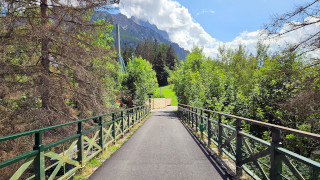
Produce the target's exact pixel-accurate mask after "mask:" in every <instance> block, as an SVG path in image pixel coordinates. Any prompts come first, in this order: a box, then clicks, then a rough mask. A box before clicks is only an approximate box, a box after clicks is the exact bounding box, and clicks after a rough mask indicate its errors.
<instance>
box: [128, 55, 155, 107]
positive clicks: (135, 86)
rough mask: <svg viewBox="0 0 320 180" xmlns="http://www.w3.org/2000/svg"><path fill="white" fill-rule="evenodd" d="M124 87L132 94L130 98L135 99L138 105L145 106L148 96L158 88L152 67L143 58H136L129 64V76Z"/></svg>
mask: <svg viewBox="0 0 320 180" xmlns="http://www.w3.org/2000/svg"><path fill="white" fill-rule="evenodd" d="M122 86H123V87H124V90H128V91H129V92H130V96H131V97H132V99H135V102H136V104H137V105H143V104H145V103H146V97H147V94H148V93H151V92H153V91H154V90H155V89H156V88H157V87H158V82H157V78H156V73H155V71H154V70H153V69H152V65H151V64H150V63H149V62H148V61H147V60H145V59H142V57H138V58H137V57H135V58H134V59H133V61H132V62H128V64H127V74H125V75H124V80H123V81H122Z"/></svg>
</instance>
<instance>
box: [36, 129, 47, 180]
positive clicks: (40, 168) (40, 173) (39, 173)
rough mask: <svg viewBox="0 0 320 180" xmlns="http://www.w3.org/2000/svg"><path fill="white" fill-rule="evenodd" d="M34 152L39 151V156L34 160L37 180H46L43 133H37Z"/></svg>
mask: <svg viewBox="0 0 320 180" xmlns="http://www.w3.org/2000/svg"><path fill="white" fill-rule="evenodd" d="M33 150H38V151H39V152H38V154H37V156H36V158H35V159H34V162H33V165H34V174H35V179H37V180H43V179H45V171H44V152H43V151H44V150H43V145H42V132H37V133H35V145H34V146H33Z"/></svg>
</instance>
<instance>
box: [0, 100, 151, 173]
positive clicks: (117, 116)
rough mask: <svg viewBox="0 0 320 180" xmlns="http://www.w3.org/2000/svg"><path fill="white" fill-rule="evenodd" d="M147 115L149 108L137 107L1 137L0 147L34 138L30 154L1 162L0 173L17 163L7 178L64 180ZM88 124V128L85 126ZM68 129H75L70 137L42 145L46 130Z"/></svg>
mask: <svg viewBox="0 0 320 180" xmlns="http://www.w3.org/2000/svg"><path fill="white" fill-rule="evenodd" d="M149 113H150V107H149V106H138V107H134V108H130V109H124V110H119V111H116V112H111V113H107V114H103V115H99V116H95V117H90V118H87V119H82V120H78V121H73V122H68V123H65V124H59V125H56V126H50V127H46V128H42V129H37V130H32V131H28V132H24V133H19V134H14V135H10V136H5V137H0V145H1V144H2V145H3V144H4V143H5V142H7V141H10V140H13V139H17V138H21V137H24V136H30V135H31V136H32V138H34V144H33V143H32V141H31V142H30V147H31V148H32V150H31V151H29V152H25V153H23V154H21V155H18V156H16V157H13V158H11V159H8V160H6V161H3V162H1V163H0V170H6V169H7V170H9V169H8V168H10V166H11V165H13V164H18V167H17V166H14V167H16V169H17V170H16V171H14V173H13V174H12V175H10V177H11V179H67V178H68V177H70V176H71V175H72V174H74V173H75V171H76V170H78V169H79V168H81V167H83V166H85V164H86V163H87V162H88V161H89V160H90V159H92V158H93V157H95V156H96V155H97V154H99V153H100V152H102V151H104V150H105V149H106V148H107V147H108V145H109V144H112V143H115V142H116V140H117V139H119V138H120V137H121V136H123V135H124V133H126V132H127V131H129V130H130V128H131V127H132V126H133V125H134V124H135V123H137V122H140V121H141V120H142V119H143V118H145V117H146V116H147V115H148V114H149ZM90 121H91V123H90ZM88 124H91V125H90V126H88ZM72 125H73V127H72ZM76 125H77V126H76ZM68 126H69V127H72V128H70V129H74V133H71V134H72V135H71V136H68V137H65V138H62V139H59V140H57V141H55V142H53V143H49V144H47V145H46V144H44V143H43V141H44V140H45V136H44V134H45V133H46V132H47V131H51V130H53V131H55V130H56V129H58V128H61V127H68ZM85 127H87V128H85ZM88 127H89V128H88ZM2 172H3V171H2ZM0 174H1V173H0ZM2 178H4V177H3V176H2V175H0V179H2ZM6 179H7V178H6Z"/></svg>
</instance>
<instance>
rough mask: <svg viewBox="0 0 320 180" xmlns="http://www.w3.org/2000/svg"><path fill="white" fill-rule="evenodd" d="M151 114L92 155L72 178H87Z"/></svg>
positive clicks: (76, 179) (78, 179) (81, 179)
mask: <svg viewBox="0 0 320 180" xmlns="http://www.w3.org/2000/svg"><path fill="white" fill-rule="evenodd" d="M150 116H151V114H149V115H148V116H147V117H145V118H144V119H143V120H142V121H141V122H140V123H138V124H136V125H134V126H133V127H132V128H131V130H130V131H129V132H128V133H127V134H126V135H125V137H124V138H123V139H119V140H118V141H117V142H116V143H115V144H113V145H109V146H108V147H107V149H106V150H105V151H104V152H103V153H100V154H99V155H98V157H94V158H93V159H91V160H90V161H89V162H88V163H87V164H86V166H85V167H84V168H82V169H81V170H80V171H78V172H77V173H76V175H74V176H73V177H72V178H73V179H74V180H84V179H88V178H89V176H90V175H91V174H92V173H93V172H94V171H95V170H96V169H98V167H99V166H101V165H102V163H103V162H104V161H106V160H108V159H109V158H110V157H111V155H112V154H113V153H114V152H116V151H117V150H118V149H119V148H120V147H121V146H122V145H123V144H124V143H125V142H126V141H128V140H129V139H130V137H131V136H132V134H133V133H134V132H135V131H136V130H137V129H138V128H139V127H140V126H142V124H143V123H144V121H146V120H147V119H148V118H149V117H150Z"/></svg>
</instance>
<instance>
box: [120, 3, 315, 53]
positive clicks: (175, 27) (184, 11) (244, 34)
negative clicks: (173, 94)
mask: <svg viewBox="0 0 320 180" xmlns="http://www.w3.org/2000/svg"><path fill="white" fill-rule="evenodd" d="M306 2H309V1H307V0H250V1H249V0H241V1H240V0H197V1H194V0H121V1H120V5H119V7H120V12H121V13H123V14H125V15H126V16H127V17H131V16H135V17H137V18H140V19H143V20H146V21H149V22H150V23H151V24H155V25H156V26H157V27H158V28H159V29H160V30H164V31H166V32H167V33H168V34H169V38H170V40H171V41H173V42H176V43H178V44H179V45H180V46H181V47H183V48H185V49H186V50H191V49H192V48H193V47H194V46H200V47H203V48H204V52H205V53H206V54H207V55H208V56H211V57H215V56H216V55H217V54H218V48H219V47H220V46H222V45H224V46H226V47H227V48H231V49H232V48H237V47H238V46H239V44H242V45H244V46H246V48H247V49H248V51H249V52H252V53H254V51H255V46H256V44H257V42H258V41H263V42H264V43H265V44H270V47H271V48H270V49H271V50H277V49H279V47H281V48H283V47H284V46H286V45H288V44H290V43H295V42H297V41H299V40H300V39H301V38H302V37H303V36H304V35H305V34H306V33H308V32H310V31H315V30H317V31H318V30H320V24H314V26H312V27H308V29H301V30H300V31H297V32H292V33H288V34H286V36H284V37H283V38H281V39H271V40H270V39H267V40H266V38H265V37H266V34H267V33H268V32H267V31H265V30H263V27H264V25H265V24H268V23H270V22H272V17H273V16H274V15H276V14H279V15H281V14H283V13H286V12H289V11H292V10H293V9H294V8H295V7H297V6H298V5H302V4H305V3H306ZM305 20H308V21H313V20H314V19H312V18H311V19H305ZM286 28H288V25H284V26H283V27H282V30H283V29H286ZM280 30H281V29H280Z"/></svg>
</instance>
